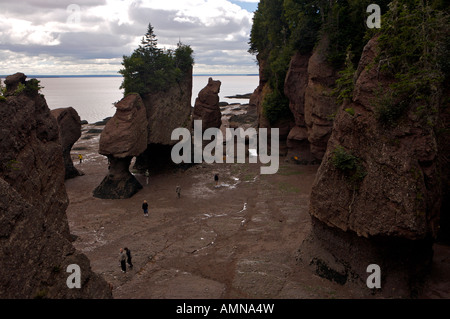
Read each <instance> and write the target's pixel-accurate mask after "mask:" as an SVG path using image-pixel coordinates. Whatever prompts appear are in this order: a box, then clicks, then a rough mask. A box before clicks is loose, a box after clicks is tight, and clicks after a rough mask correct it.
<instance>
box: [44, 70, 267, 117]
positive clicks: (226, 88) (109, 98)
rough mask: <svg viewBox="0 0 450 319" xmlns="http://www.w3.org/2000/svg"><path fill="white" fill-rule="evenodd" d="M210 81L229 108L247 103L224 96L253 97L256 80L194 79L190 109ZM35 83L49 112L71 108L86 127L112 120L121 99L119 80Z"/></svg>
mask: <svg viewBox="0 0 450 319" xmlns="http://www.w3.org/2000/svg"><path fill="white" fill-rule="evenodd" d="M210 77H211V78H213V79H214V80H219V81H221V83H222V84H221V87H220V93H219V97H220V101H221V102H227V103H230V104H233V103H240V104H245V103H248V102H249V100H248V99H229V98H227V96H234V95H243V94H248V93H253V91H254V90H255V89H256V87H257V86H258V83H259V77H258V76H255V75H239V76H235V75H233V76H231V75H221V76H215V75H211V76H209V75H195V76H194V77H193V85H192V86H193V88H192V102H191V105H192V106H194V104H195V99H196V98H197V97H198V93H199V92H200V90H201V89H203V88H204V87H205V86H206V85H207V84H208V79H209V78H210ZM38 80H39V81H40V84H41V86H42V87H43V89H42V91H41V93H42V94H44V96H45V99H46V101H47V104H48V106H49V108H50V109H51V110H53V109H57V108H64V107H70V106H71V107H73V108H74V109H75V110H76V111H77V112H78V114H79V115H80V118H81V119H82V120H86V121H88V122H89V123H95V122H98V121H101V120H103V119H105V118H107V117H110V116H113V115H114V113H115V111H116V109H115V107H114V103H115V102H118V101H119V100H121V99H122V98H123V90H121V89H120V85H121V83H122V77H58V78H38Z"/></svg>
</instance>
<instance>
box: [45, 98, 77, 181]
mask: <svg viewBox="0 0 450 319" xmlns="http://www.w3.org/2000/svg"><path fill="white" fill-rule="evenodd" d="M51 113H52V115H53V116H54V117H55V119H56V121H57V123H58V127H59V136H60V138H61V145H62V148H63V157H64V166H65V171H66V173H65V179H70V178H74V177H77V176H81V175H83V173H82V172H80V171H78V170H77V169H76V168H75V167H74V166H73V161H72V157H71V155H70V152H71V151H72V147H73V145H74V144H75V143H76V141H78V139H79V138H80V137H81V119H80V116H79V115H78V113H77V111H75V109H74V108H72V107H68V108H60V109H55V110H52V111H51Z"/></svg>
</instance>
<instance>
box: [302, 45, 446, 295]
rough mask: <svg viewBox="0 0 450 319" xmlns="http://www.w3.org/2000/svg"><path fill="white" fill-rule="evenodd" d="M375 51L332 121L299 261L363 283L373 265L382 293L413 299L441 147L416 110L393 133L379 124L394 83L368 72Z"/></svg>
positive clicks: (434, 216)
mask: <svg viewBox="0 0 450 319" xmlns="http://www.w3.org/2000/svg"><path fill="white" fill-rule="evenodd" d="M376 50H377V39H372V40H371V41H370V42H369V43H368V44H367V45H366V47H365V49H364V52H363V54H362V57H361V61H360V64H359V67H358V70H357V73H356V76H357V81H356V84H355V90H354V98H353V100H352V101H351V102H350V103H347V104H344V105H342V106H341V107H340V108H339V110H338V113H337V115H336V118H335V122H334V127H333V131H332V134H331V138H330V140H329V142H328V148H327V150H326V153H325V156H324V158H323V161H322V164H321V166H320V168H319V170H318V173H317V177H316V181H315V183H314V186H313V190H312V193H311V200H310V214H311V216H312V219H313V231H312V233H311V236H310V238H309V239H308V240H306V241H305V242H304V243H303V244H302V247H301V249H300V259H301V260H302V261H303V262H306V263H308V264H309V265H312V266H313V267H314V269H315V271H316V272H320V271H322V272H323V269H327V272H328V274H334V275H331V277H334V278H336V276H337V275H339V276H340V277H341V278H345V280H344V281H346V280H349V281H350V280H351V279H352V278H353V279H354V278H358V279H357V280H356V281H358V280H360V279H361V280H362V281H364V280H365V278H366V277H367V276H368V275H367V273H366V267H367V266H368V265H370V264H372V263H375V264H378V265H379V266H380V267H381V269H382V271H384V272H383V293H384V294H386V295H388V296H394V297H396V296H403V297H410V296H411V295H414V294H415V293H417V292H418V289H419V287H420V281H421V279H423V274H424V273H426V270H427V266H428V265H429V263H430V262H431V256H432V241H433V239H434V238H435V237H436V235H437V232H438V228H439V215H440V206H441V198H442V193H441V178H440V174H441V166H440V165H441V164H440V163H439V161H438V158H439V152H438V140H437V138H436V135H435V131H434V129H433V126H434V125H430V124H429V122H427V121H423V120H422V119H421V118H420V117H419V115H417V114H416V113H415V112H414V110H415V107H411V108H410V109H411V110H410V111H409V112H408V114H407V115H406V116H405V117H404V119H403V120H402V121H401V122H400V123H399V124H398V125H397V126H395V127H389V128H388V127H385V126H384V125H382V124H381V123H380V122H379V121H378V120H377V119H376V116H375V105H374V104H375V103H374V101H376V98H377V97H376V92H377V90H378V89H379V88H380V87H381V88H383V89H386V88H387V86H388V85H389V84H390V83H391V82H392V80H391V79H387V78H383V76H382V75H380V74H379V72H378V70H377V68H376V67H370V64H371V63H373V62H374V60H375V57H376ZM432 121H434V122H435V123H437V121H438V118H437V117H435V118H433V119H432ZM321 269H322V270H321ZM364 284H365V282H364ZM391 288H396V290H395V291H393V290H390V289H391Z"/></svg>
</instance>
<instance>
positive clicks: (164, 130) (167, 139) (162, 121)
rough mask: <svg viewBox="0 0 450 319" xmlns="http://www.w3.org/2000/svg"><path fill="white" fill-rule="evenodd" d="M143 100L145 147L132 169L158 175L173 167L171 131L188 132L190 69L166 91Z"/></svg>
mask: <svg viewBox="0 0 450 319" xmlns="http://www.w3.org/2000/svg"><path fill="white" fill-rule="evenodd" d="M142 99H143V101H144V105H145V108H146V111H147V121H148V128H147V134H148V136H147V148H146V150H145V151H144V152H143V153H142V154H140V155H139V156H138V157H137V158H136V164H135V168H136V169H138V170H140V171H145V170H147V169H148V170H149V171H150V172H157V171H159V170H160V169H163V168H164V167H168V166H169V167H170V166H171V165H173V162H172V160H171V151H172V147H173V145H175V144H176V143H178V141H176V140H172V132H173V130H175V129H177V128H187V129H191V113H192V105H191V99H192V66H190V67H189V69H188V70H187V71H185V73H184V75H183V77H182V79H181V80H180V81H179V82H176V83H174V84H173V85H172V86H171V87H169V88H168V89H167V90H164V91H161V92H157V93H149V94H145V95H144V96H143V97H142Z"/></svg>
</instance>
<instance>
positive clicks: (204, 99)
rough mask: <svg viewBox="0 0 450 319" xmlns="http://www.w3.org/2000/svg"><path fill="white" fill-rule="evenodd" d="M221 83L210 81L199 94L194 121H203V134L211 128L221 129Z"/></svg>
mask: <svg viewBox="0 0 450 319" xmlns="http://www.w3.org/2000/svg"><path fill="white" fill-rule="evenodd" d="M221 84H222V83H221V82H220V81H217V80H216V81H215V80H213V79H212V78H209V79H208V84H207V85H206V86H205V87H204V88H203V89H202V90H201V91H200V92H199V93H198V97H197V99H196V100H195V106H194V110H193V113H192V120H193V121H196V120H201V121H202V129H203V132H204V131H206V130H207V129H209V128H220V126H221V125H222V113H221V112H220V106H219V93H220V86H221Z"/></svg>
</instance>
